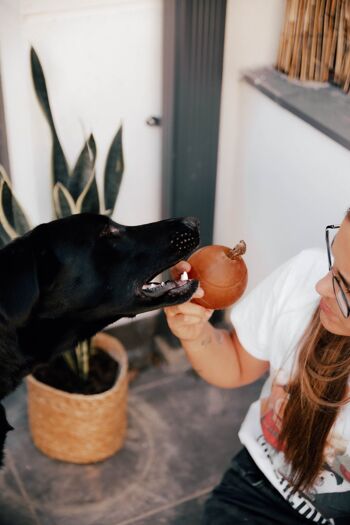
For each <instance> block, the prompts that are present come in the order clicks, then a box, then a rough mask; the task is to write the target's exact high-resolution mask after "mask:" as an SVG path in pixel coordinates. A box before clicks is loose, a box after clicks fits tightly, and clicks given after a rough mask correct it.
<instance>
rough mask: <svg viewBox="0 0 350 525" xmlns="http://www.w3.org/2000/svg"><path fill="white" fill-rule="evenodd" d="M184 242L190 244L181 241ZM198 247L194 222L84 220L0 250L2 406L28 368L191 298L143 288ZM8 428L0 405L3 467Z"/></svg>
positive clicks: (46, 227) (189, 288)
mask: <svg viewBox="0 0 350 525" xmlns="http://www.w3.org/2000/svg"><path fill="white" fill-rule="evenodd" d="M186 239H187V241H186ZM198 243H199V233H198V224H197V221H196V219H193V218H185V219H169V220H166V221H160V222H156V223H152V224H146V225H142V226H131V227H130V226H129V227H126V226H123V225H120V224H117V223H114V222H113V221H111V220H110V219H108V218H107V217H105V216H102V215H94V214H81V215H73V216H71V217H67V218H65V219H59V220H57V221H52V222H50V223H47V224H42V225H40V226H38V227H37V228H35V229H34V230H32V231H31V232H30V233H28V234H26V235H24V236H23V237H20V238H18V239H16V240H15V241H13V242H11V243H10V244H8V245H7V246H5V247H4V248H3V249H1V250H0V400H1V399H2V398H3V397H4V396H6V395H7V394H9V393H10V392H11V391H13V390H14V389H15V388H16V387H17V385H18V384H19V383H20V381H21V380H22V379H23V377H24V376H25V375H27V374H28V373H30V372H31V371H32V370H33V368H34V367H35V366H36V365H38V364H40V363H44V362H47V361H48V360H49V359H50V358H51V357H53V356H54V355H57V354H58V353H59V352H63V351H65V350H67V349H71V348H73V347H74V346H75V345H76V343H77V342H78V341H81V340H83V339H86V338H88V337H91V336H92V335H94V334H95V333H96V332H98V331H99V330H101V329H102V328H104V327H105V326H107V325H108V324H110V323H112V322H114V321H116V320H117V319H119V318H121V317H125V316H127V317H132V316H135V315H136V314H138V313H141V312H145V311H148V310H154V309H157V308H161V307H164V306H169V305H172V304H178V303H181V302H184V301H186V300H188V299H189V298H190V297H191V295H192V294H193V292H194V291H195V290H196V288H197V285H198V283H197V282H196V281H190V282H189V283H188V284H186V285H185V286H181V287H179V288H174V289H172V290H170V291H168V292H166V293H165V294H163V295H162V296H160V297H149V296H146V295H145V294H144V293H143V292H142V290H141V289H142V285H143V284H145V283H146V282H149V281H150V280H152V279H153V278H154V277H155V276H156V275H158V274H159V273H160V272H162V271H163V270H165V269H166V268H169V267H170V266H172V265H174V264H175V263H176V262H177V261H179V260H180V259H183V258H185V257H186V256H188V255H189V254H190V253H191V252H192V251H193V250H194V249H195V248H196V247H197V245H198ZM10 428H11V427H10V426H9V424H8V423H7V420H6V415H5V411H4V408H3V406H2V405H0V464H1V461H2V455H3V450H2V449H3V443H4V441H5V436H6V432H7V431H8V430H9V429H10Z"/></svg>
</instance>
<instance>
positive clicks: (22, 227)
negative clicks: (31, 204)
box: [0, 166, 31, 238]
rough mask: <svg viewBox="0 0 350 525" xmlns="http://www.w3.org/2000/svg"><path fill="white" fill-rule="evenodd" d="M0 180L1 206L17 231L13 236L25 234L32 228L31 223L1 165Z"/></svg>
mask: <svg viewBox="0 0 350 525" xmlns="http://www.w3.org/2000/svg"><path fill="white" fill-rule="evenodd" d="M0 181H1V184H2V193H1V206H2V209H3V213H4V217H5V220H6V222H7V223H8V224H9V225H10V227H11V228H12V230H14V232H15V234H12V238H14V237H17V236H18V235H24V234H25V233H27V232H28V231H29V230H31V225H30V222H29V220H28V219H27V217H26V215H25V213H24V211H23V209H22V208H21V206H20V205H19V203H18V201H17V199H16V197H15V196H14V194H13V191H12V186H11V182H10V179H9V178H8V176H7V174H6V172H5V170H4V169H3V168H2V167H1V166H0ZM8 233H10V232H8Z"/></svg>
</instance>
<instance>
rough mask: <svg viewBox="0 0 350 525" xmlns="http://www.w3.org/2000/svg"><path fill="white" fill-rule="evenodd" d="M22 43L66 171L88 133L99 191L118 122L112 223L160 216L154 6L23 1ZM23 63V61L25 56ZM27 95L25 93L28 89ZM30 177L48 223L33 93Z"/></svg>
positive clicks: (121, 1)
mask: <svg viewBox="0 0 350 525" xmlns="http://www.w3.org/2000/svg"><path fill="white" fill-rule="evenodd" d="M21 10H22V11H21V14H22V24H23V38H24V40H25V41H26V42H27V51H28V50H29V46H30V45H33V46H34V48H35V50H36V51H37V54H38V56H39V58H40V61H41V64H42V66H43V70H44V73H45V76H46V81H47V88H48V92H49V98H50V103H51V109H52V112H53V115H54V120H55V124H56V128H57V131H58V135H59V138H60V141H61V144H62V147H63V150H64V152H65V155H66V158H67V160H68V161H69V164H70V166H73V165H74V163H75V160H76V158H77V156H78V153H79V152H80V150H81V148H82V146H83V142H84V139H85V138H86V137H87V136H88V134H89V133H90V132H93V134H94V137H95V140H96V144H97V164H96V165H97V176H98V180H99V182H100V183H101V179H102V174H103V170H104V165H105V161H106V155H107V151H108V148H109V145H110V143H111V141H112V138H113V136H114V134H115V133H116V131H117V129H118V127H119V125H120V123H121V122H123V130H124V135H123V136H124V159H125V172H124V180H123V183H122V187H121V190H120V193H119V198H118V201H117V204H116V208H115V213H114V216H113V217H114V218H115V220H117V221H118V222H121V223H124V224H140V223H145V222H150V221H155V220H158V219H159V218H160V216H161V150H160V148H161V130H160V128H159V127H151V126H148V125H147V124H146V120H147V118H148V117H150V116H152V115H155V116H159V115H160V111H161V93H162V69H161V67H162V1H161V0H104V1H101V0H22V3H21ZM28 60H29V56H28ZM31 89H32V88H31ZM29 100H30V112H31V116H32V128H33V133H32V137H31V140H32V142H33V144H32V147H33V152H34V153H33V155H34V168H33V169H34V177H35V184H36V188H37V196H38V206H39V209H40V218H41V220H46V219H49V218H50V215H51V199H50V184H51V180H50V174H51V159H50V152H51V147H50V144H51V139H50V134H49V129H48V126H47V123H46V121H45V118H44V116H43V113H42V111H41V108H40V107H39V104H38V101H37V99H36V97H35V94H34V90H33V89H32V94H31V96H30V97H29Z"/></svg>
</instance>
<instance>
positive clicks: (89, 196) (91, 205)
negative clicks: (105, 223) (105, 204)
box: [76, 171, 100, 213]
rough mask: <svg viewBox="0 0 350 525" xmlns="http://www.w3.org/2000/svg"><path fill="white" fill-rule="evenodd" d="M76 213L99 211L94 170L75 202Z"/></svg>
mask: <svg viewBox="0 0 350 525" xmlns="http://www.w3.org/2000/svg"><path fill="white" fill-rule="evenodd" d="M76 209H77V212H78V213H100V203H99V196H98V189H97V184H96V176H95V171H93V172H92V175H91V177H90V180H89V181H88V183H87V185H86V186H85V188H84V190H83V191H82V193H81V195H79V198H78V200H77V202H76Z"/></svg>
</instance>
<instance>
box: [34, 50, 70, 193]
mask: <svg viewBox="0 0 350 525" xmlns="http://www.w3.org/2000/svg"><path fill="white" fill-rule="evenodd" d="M30 63H31V70H32V77H33V83H34V88H35V93H36V95H37V97H38V100H39V104H40V106H41V108H42V110H43V112H44V114H45V116H46V118H47V121H48V124H49V126H50V130H51V135H52V144H53V147H52V166H53V175H54V184H55V183H56V182H61V183H62V184H63V185H64V186H67V181H68V176H69V169H68V163H67V160H66V158H65V156H64V153H63V149H62V146H61V143H60V141H59V138H58V135H57V132H56V128H55V124H54V120H53V117H52V112H51V107H50V101H49V95H48V93H47V87H46V80H45V75H44V72H43V68H42V67H41V63H40V60H39V57H38V55H37V54H36V52H35V50H34V48H33V47H32V48H31V49H30Z"/></svg>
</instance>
